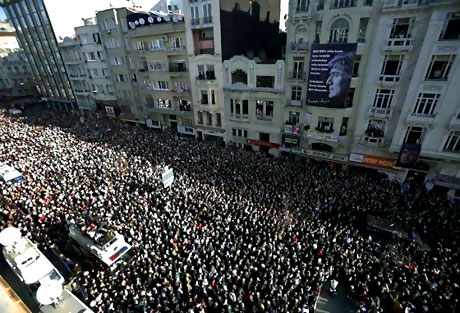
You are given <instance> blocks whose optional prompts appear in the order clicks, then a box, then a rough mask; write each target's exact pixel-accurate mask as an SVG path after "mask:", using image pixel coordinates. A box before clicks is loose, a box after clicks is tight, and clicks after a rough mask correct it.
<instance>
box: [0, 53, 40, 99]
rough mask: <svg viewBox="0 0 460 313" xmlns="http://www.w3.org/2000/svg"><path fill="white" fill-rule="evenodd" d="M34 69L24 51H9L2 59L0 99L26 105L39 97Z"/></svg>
mask: <svg viewBox="0 0 460 313" xmlns="http://www.w3.org/2000/svg"><path fill="white" fill-rule="evenodd" d="M37 97H38V93H37V90H36V84H35V79H34V76H33V75H32V70H31V68H30V65H29V63H28V62H27V59H26V57H25V55H24V52H23V51H16V52H12V53H9V54H8V55H7V56H4V57H2V58H1V61H0V101H1V102H2V104H9V105H11V106H13V105H14V106H17V107H24V106H25V105H27V104H29V103H34V102H36V101H37V100H38V99H37Z"/></svg>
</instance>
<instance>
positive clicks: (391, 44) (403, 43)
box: [384, 38, 414, 51]
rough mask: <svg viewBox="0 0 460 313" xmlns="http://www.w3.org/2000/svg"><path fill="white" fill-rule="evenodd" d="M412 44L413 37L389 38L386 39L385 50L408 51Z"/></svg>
mask: <svg viewBox="0 0 460 313" xmlns="http://www.w3.org/2000/svg"><path fill="white" fill-rule="evenodd" d="M413 44H414V39H413V38H390V39H389V40H387V41H386V43H385V47H384V50H385V51H409V50H411V49H412V46H413Z"/></svg>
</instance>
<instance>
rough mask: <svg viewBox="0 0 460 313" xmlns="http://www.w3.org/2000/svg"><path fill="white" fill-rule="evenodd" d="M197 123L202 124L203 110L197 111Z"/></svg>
mask: <svg viewBox="0 0 460 313" xmlns="http://www.w3.org/2000/svg"><path fill="white" fill-rule="evenodd" d="M198 124H203V112H198Z"/></svg>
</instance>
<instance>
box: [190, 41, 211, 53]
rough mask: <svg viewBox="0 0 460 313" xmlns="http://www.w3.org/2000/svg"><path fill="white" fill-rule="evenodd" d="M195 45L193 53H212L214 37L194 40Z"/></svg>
mask: <svg viewBox="0 0 460 313" xmlns="http://www.w3.org/2000/svg"><path fill="white" fill-rule="evenodd" d="M194 46H195V51H194V53H195V55H201V54H211V55H213V54H214V52H215V51H214V39H206V40H197V39H195V41H194Z"/></svg>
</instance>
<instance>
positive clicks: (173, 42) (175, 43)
mask: <svg viewBox="0 0 460 313" xmlns="http://www.w3.org/2000/svg"><path fill="white" fill-rule="evenodd" d="M169 47H170V48H173V49H178V48H182V47H183V44H182V38H180V37H178V38H170V39H169Z"/></svg>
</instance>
